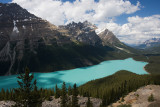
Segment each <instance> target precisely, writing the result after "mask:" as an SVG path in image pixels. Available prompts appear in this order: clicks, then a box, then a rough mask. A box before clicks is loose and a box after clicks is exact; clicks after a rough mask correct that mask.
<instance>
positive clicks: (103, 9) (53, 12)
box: [0, 0, 160, 44]
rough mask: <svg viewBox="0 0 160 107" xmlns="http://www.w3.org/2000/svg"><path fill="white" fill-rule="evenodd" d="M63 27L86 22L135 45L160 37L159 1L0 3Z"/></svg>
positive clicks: (30, 0) (34, 0)
mask: <svg viewBox="0 0 160 107" xmlns="http://www.w3.org/2000/svg"><path fill="white" fill-rule="evenodd" d="M0 2H3V3H7V2H14V3H17V4H19V5H20V6H21V7H23V8H25V9H27V10H28V11H29V12H31V13H33V14H35V15H36V16H39V17H41V18H43V19H46V20H48V21H50V22H51V23H52V24H55V25H63V24H67V23H70V22H72V21H75V22H79V21H80V22H83V21H85V20H88V21H89V22H92V23H93V24H96V25H97V26H98V28H99V30H101V29H103V28H107V29H109V30H111V31H112V32H113V33H114V34H115V35H116V36H117V37H118V38H119V39H120V40H121V41H122V42H125V43H127V44H138V43H141V42H143V41H145V40H148V39H150V38H154V37H157V38H160V6H159V4H160V0H12V1H11V0H0Z"/></svg>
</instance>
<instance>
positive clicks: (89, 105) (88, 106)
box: [87, 97, 93, 107]
mask: <svg viewBox="0 0 160 107" xmlns="http://www.w3.org/2000/svg"><path fill="white" fill-rule="evenodd" d="M87 107H93V105H92V102H91V100H90V97H88V101H87Z"/></svg>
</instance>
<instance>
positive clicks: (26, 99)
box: [14, 67, 39, 107]
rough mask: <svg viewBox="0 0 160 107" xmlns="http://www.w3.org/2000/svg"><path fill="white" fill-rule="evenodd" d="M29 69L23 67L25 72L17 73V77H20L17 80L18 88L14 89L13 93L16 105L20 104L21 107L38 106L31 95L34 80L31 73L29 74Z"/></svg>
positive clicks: (34, 83) (34, 85)
mask: <svg viewBox="0 0 160 107" xmlns="http://www.w3.org/2000/svg"><path fill="white" fill-rule="evenodd" d="M29 73H30V71H29V69H28V68H27V67H26V68H25V74H21V75H19V76H18V77H17V78H18V79H20V81H17V82H18V85H19V87H20V88H17V89H15V90H14V91H15V94H17V95H18V96H16V99H15V101H16V106H21V107H38V106H35V105H36V104H37V103H39V102H38V101H37V99H34V97H36V96H37V95H36V96H34V97H33V95H32V91H33V88H35V87H36V80H35V81H34V82H33V81H32V80H33V77H34V76H33V74H32V75H30V74H29Z"/></svg>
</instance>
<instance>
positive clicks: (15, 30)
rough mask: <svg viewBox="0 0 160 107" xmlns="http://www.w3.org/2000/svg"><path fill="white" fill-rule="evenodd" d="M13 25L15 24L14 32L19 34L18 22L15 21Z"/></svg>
mask: <svg viewBox="0 0 160 107" xmlns="http://www.w3.org/2000/svg"><path fill="white" fill-rule="evenodd" d="M13 24H14V27H13V32H16V33H19V30H18V28H17V26H16V21H15V20H13Z"/></svg>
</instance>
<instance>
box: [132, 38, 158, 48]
mask: <svg viewBox="0 0 160 107" xmlns="http://www.w3.org/2000/svg"><path fill="white" fill-rule="evenodd" d="M157 46H160V38H152V39H149V40H146V41H145V42H143V43H142V44H140V45H138V46H135V48H137V49H149V48H153V47H157Z"/></svg>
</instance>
